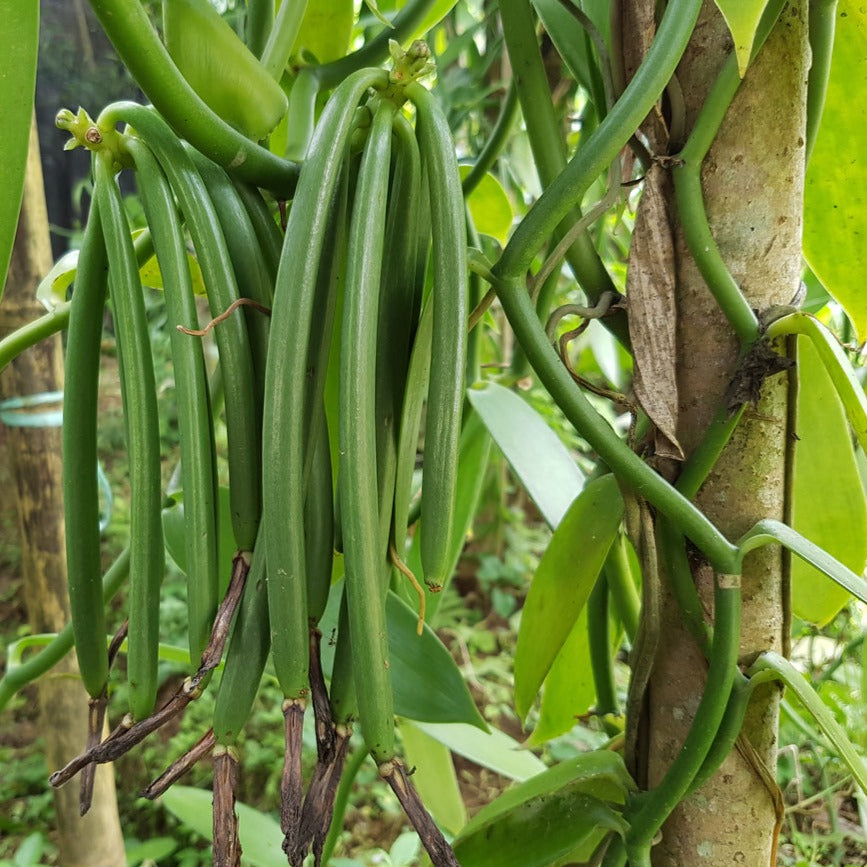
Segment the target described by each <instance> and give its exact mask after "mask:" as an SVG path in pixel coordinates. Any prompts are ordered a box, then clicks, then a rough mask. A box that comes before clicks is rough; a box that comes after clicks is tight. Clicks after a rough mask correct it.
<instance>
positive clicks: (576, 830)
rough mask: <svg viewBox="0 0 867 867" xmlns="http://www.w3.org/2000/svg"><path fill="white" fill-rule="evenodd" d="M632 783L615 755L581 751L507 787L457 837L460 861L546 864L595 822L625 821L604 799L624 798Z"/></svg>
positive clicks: (468, 865)
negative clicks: (552, 766) (522, 781)
mask: <svg viewBox="0 0 867 867" xmlns="http://www.w3.org/2000/svg"><path fill="white" fill-rule="evenodd" d="M634 788H635V784H634V783H633V782H632V780H631V778H630V777H629V774H628V773H627V772H626V769H625V767H624V765H623V760H622V759H621V758H620V756H619V755H617V754H615V753H611V752H605V751H598V752H593V753H585V754H583V755H580V756H577V757H575V758H573V759H569V760H567V761H565V762H561V763H560V764H558V765H557V766H555V767H554V768H551V769H550V770H548V771H545V772H544V773H542V774H539V775H538V776H535V777H533V778H531V779H530V780H527V781H526V782H524V783H521V784H520V785H518V786H514V787H513V788H511V789H508V790H507V791H506V792H505V793H504V794H502V795H500V797H499V798H497V799H496V800H495V801H493V802H492V803H491V804H488V805H487V806H486V807H483V808H482V809H481V810H480V811H479V812H478V813H477V814H476V815H475V816H474V817H473V818H472V820H471V821H470V822H469V823H468V824H467V826H466V827H465V828H464V829H463V830H462V831H461V833H460V834H459V835H458V837H457V838H456V839H455V842H454V848H455V855H456V856H457V857H458V859H459V860H460V862H461V864H462V865H464V867H488V865H491V867H494V865H516V867H517V865H521V867H533V865H538V867H542V865H549V864H551V863H552V862H553V861H555V860H556V859H557V858H559V857H561V856H562V855H565V854H567V853H568V852H570V851H572V850H573V849H574V848H575V847H576V846H578V845H579V844H580V843H581V842H582V841H583V840H584V839H585V838H586V837H588V836H589V835H590V834H592V833H593V832H595V831H598V829H599V828H606V829H608V830H612V831H617V832H619V833H623V832H624V831H625V830H626V827H627V826H626V823H625V822H624V821H623V819H622V817H621V816H620V814H619V813H618V812H617V811H616V810H614V809H612V808H611V807H610V806H609V805H608V803H606V802H609V801H610V802H615V803H621V804H622V803H623V802H624V801H625V800H626V795H627V793H628V792H630V791H632V790H634Z"/></svg>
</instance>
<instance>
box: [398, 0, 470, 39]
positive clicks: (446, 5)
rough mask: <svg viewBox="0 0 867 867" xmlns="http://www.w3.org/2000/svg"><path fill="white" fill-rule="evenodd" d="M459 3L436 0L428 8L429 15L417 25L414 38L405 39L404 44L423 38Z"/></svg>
mask: <svg viewBox="0 0 867 867" xmlns="http://www.w3.org/2000/svg"><path fill="white" fill-rule="evenodd" d="M456 3H457V0H434V3H433V5H432V6H431V8H430V9H429V10H428V13H427V15H425V17H424V20H423V21H422V22H421V24H419V26H418V27H416V29H415V32H414V33H413V35H412V38H410V39H407V40H405V42H404V44H405V45H409V44H410V42H412V40H413V39H420V38H422V37H423V36H424V35H425V34H426V33H427V32H428V31H429V30H433V28H434V27H436V26H437V24H439V23H440V21H442V20H443V18H445V17H446V15H448V14H449V12H451V11H452V8H453V7H454V6H455V4H456ZM398 5H399V6H404V5H405V4H404V3H399V4H398Z"/></svg>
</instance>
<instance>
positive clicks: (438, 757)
mask: <svg viewBox="0 0 867 867" xmlns="http://www.w3.org/2000/svg"><path fill="white" fill-rule="evenodd" d="M400 737H401V740H402V741H403V750H404V754H405V756H406V761H407V764H408V765H409V766H410V767H414V768H415V773H414V774H413V775H412V781H413V783H414V785H415V787H416V790H417V791H418V793H419V795H421V799H422V801H423V802H424V805H425V807H427V809H428V812H429V813H430V814H431V815H432V816H433V817H434V819H436V822H437V824H438V825H439V826H440V827H441V828H443V829H445V830H446V831H448V832H450V833H452V834H456V833H457V832H458V831H460V829H461V828H463V826H464V825H465V824H466V821H467V809H466V807H465V806H464V801H463V797H462V795H461V789H460V786H459V785H458V777H457V774H456V773H455V765H454V762H453V761H452V756H451V753H450V752H449V749H448V747H446V746H445V745H443V744H441V743H440V742H439V741H436V740H434V739H433V738H432V737H431V736H430V735H428V734H426V733H425V732H423V731H422V730H421V729H420V728H418V726H416V725H415V724H414V723H411V722H408V721H406V720H403V721H401V723H400Z"/></svg>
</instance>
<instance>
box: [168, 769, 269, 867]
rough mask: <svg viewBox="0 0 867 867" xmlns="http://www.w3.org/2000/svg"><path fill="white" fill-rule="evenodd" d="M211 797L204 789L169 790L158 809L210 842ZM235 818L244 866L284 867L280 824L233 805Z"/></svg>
mask: <svg viewBox="0 0 867 867" xmlns="http://www.w3.org/2000/svg"><path fill="white" fill-rule="evenodd" d="M211 799H212V795H211V792H210V791H208V790H207V789H194V788H192V787H191V786H172V788H170V789H169V790H168V791H167V792H166V793H165V794H164V795H163V796H162V797H161V798H160V802H161V803H162V805H163V806H164V807H165V808H166V809H167V810H168V811H169V812H170V813H172V814H173V815H174V816H175V817H176V818H178V819H179V820H180V821H181V822H183V824H184V825H186V826H187V827H188V828H191V829H192V830H193V831H195V832H196V833H197V834H199V835H200V836H202V837H204V838H205V839H206V840H213V839H214V831H213V818H212V817H213V807H212V804H211ZM235 811H236V812H237V814H238V836H239V837H240V840H241V849H242V850H243V852H244V862H245V863H247V864H250V865H251V867H286V856H285V855H284V854H283V848H282V847H283V832H282V831H281V830H280V824H279V823H278V822H277V821H276V820H275V819H272V818H271V817H270V816H269V815H267V813H263V812H261V811H260V810H256V809H254V808H253V807H248V806H247V805H246V804H242V803H241V802H240V801H237V802H236V803H235Z"/></svg>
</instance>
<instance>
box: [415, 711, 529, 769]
mask: <svg viewBox="0 0 867 867" xmlns="http://www.w3.org/2000/svg"><path fill="white" fill-rule="evenodd" d="M417 726H418V728H420V729H421V730H422V731H423V732H425V733H426V734H428V735H430V736H431V737H432V738H433V739H434V740H437V741H439V742H440V743H441V744H444V745H445V746H447V747H448V748H449V749H450V750H451V751H452V752H453V753H457V754H458V755H459V756H463V757H464V758H466V759H469V760H470V761H471V762H475V763H476V764H477V765H481V766H482V767H483V768H489V769H490V770H492V771H495V772H496V773H498V774H500V775H501V776H503V777H508V778H509V779H510V780H517V781H518V782H521V781H522V780H528V779H529V778H530V777H534V776H535V775H536V774H540V773H542V771H544V770H545V765H544V763H543V762H542V761H541V760H540V759H537V758H536V756H534V755H533V754H532V753H531V752H530V751H529V750H525V749H522V748H521V745H520V744H519V743H518V742H517V741H516V740H514V739H513V738H510V737H509V736H508V735H507V734H505V733H504V732H501V731H498V730H497V729H491V731H490V732H487V733H486V732H483V731H480V730H479V729H477V728H475V727H473V726H468V725H465V724H463V723H460V724H458V725H438V724H433V723H417Z"/></svg>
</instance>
